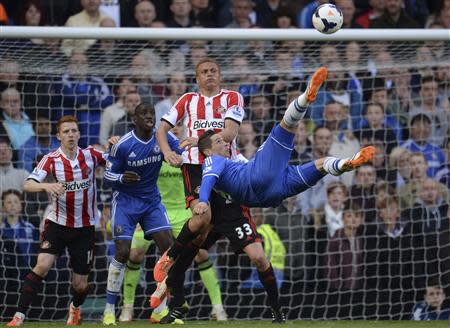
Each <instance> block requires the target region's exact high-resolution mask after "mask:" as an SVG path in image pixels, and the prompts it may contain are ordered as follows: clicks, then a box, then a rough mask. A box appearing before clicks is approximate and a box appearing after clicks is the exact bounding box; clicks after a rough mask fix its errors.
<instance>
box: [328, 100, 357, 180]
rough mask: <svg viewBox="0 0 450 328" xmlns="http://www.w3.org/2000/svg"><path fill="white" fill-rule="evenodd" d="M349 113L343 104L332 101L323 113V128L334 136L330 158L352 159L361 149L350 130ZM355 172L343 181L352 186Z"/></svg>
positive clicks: (346, 176)
mask: <svg viewBox="0 0 450 328" xmlns="http://www.w3.org/2000/svg"><path fill="white" fill-rule="evenodd" d="M349 121H350V120H349V116H348V111H347V109H346V108H345V106H343V105H342V104H341V103H339V102H337V101H334V100H332V101H331V102H329V103H328V104H327V105H326V106H325V109H324V112H323V124H324V125H323V126H324V127H326V128H328V129H329V130H330V131H331V134H332V135H333V142H332V144H331V148H330V151H329V154H330V156H337V157H343V158H345V157H351V156H353V155H352V154H355V153H356V152H358V151H359V149H360V144H359V141H358V139H357V138H355V136H354V135H353V133H352V132H351V131H350V130H349V129H348V125H349ZM353 177H354V172H348V174H345V175H343V176H342V177H341V178H342V181H343V182H344V183H345V184H346V185H347V186H350V185H351V184H352V182H353Z"/></svg>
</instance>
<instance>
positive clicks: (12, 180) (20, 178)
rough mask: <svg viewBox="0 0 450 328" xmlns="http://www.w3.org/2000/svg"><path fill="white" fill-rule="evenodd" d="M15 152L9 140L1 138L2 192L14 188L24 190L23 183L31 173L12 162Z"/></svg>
mask: <svg viewBox="0 0 450 328" xmlns="http://www.w3.org/2000/svg"><path fill="white" fill-rule="evenodd" d="M12 158H13V152H12V149H11V145H10V144H9V141H8V140H6V139H3V138H2V139H0V192H3V191H5V190H8V189H14V190H18V191H20V192H22V188H23V187H22V185H23V182H24V181H25V179H26V178H27V177H28V175H29V174H30V173H29V172H27V171H25V170H24V169H16V168H15V167H14V166H13V163H12Z"/></svg>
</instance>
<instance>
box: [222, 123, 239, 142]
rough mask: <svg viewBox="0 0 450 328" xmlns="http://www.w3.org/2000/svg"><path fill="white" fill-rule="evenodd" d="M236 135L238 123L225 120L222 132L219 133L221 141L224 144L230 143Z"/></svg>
mask: <svg viewBox="0 0 450 328" xmlns="http://www.w3.org/2000/svg"><path fill="white" fill-rule="evenodd" d="M238 133H239V123H237V122H236V121H234V120H232V119H225V127H224V129H223V130H222V132H220V133H219V134H220V136H221V137H222V139H223V140H224V141H225V142H227V143H230V142H232V141H233V140H234V138H236V137H237V135H238Z"/></svg>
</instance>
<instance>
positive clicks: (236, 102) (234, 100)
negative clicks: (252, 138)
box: [225, 91, 245, 123]
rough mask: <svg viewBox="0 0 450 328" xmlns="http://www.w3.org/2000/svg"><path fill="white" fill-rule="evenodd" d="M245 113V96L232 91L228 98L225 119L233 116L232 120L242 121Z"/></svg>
mask: <svg viewBox="0 0 450 328" xmlns="http://www.w3.org/2000/svg"><path fill="white" fill-rule="evenodd" d="M244 114H245V112H244V98H243V97H242V95H241V94H240V93H239V92H236V91H231V92H230V94H229V95H228V98H227V111H226V113H225V119H227V118H231V119H232V120H234V121H236V122H238V123H241V122H242V120H243V119H244Z"/></svg>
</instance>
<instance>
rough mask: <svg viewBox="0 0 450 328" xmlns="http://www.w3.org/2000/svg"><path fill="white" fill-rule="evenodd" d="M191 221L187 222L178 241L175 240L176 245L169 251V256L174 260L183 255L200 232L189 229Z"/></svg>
mask: <svg viewBox="0 0 450 328" xmlns="http://www.w3.org/2000/svg"><path fill="white" fill-rule="evenodd" d="M190 220H191V219H189V220H187V221H186V222H185V223H184V225H183V228H182V229H181V231H180V233H179V235H178V237H177V239H176V240H175V242H174V244H173V245H172V246H171V247H170V248H169V250H168V251H167V256H169V257H170V258H172V259H174V260H175V259H177V258H178V256H179V255H180V254H181V252H182V251H183V249H184V248H185V247H186V246H187V245H188V244H189V243H190V242H191V241H192V240H194V239H195V238H196V237H197V236H198V234H199V233H200V231H191V229H190V228H189V221H190Z"/></svg>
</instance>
